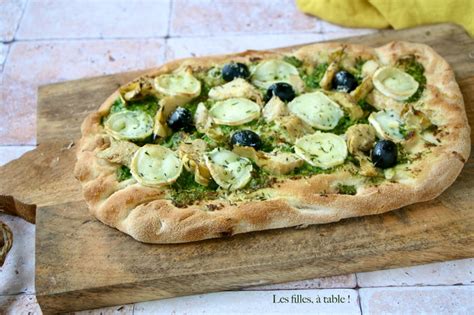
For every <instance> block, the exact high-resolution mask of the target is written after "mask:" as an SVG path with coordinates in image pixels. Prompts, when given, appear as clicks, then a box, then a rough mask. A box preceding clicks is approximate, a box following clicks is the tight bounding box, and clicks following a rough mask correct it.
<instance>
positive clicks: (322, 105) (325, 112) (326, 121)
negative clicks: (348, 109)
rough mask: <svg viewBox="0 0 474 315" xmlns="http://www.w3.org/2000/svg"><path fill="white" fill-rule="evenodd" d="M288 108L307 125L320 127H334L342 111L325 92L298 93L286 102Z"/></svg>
mask: <svg viewBox="0 0 474 315" xmlns="http://www.w3.org/2000/svg"><path fill="white" fill-rule="evenodd" d="M288 110H289V111H290V113H292V114H293V115H295V116H297V117H298V118H299V119H301V120H302V121H304V122H305V123H307V124H308V125H310V126H312V127H315V128H318V129H321V130H331V129H334V128H335V127H336V126H337V124H338V122H339V120H340V119H341V117H342V116H344V112H343V111H342V109H341V108H340V107H339V105H338V104H337V103H336V102H334V101H333V100H331V99H330V98H329V97H328V96H326V94H324V93H321V92H313V93H307V94H303V95H300V96H298V97H296V98H295V99H294V100H292V101H291V102H290V103H288Z"/></svg>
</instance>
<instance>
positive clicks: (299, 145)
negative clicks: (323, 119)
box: [295, 131, 347, 169]
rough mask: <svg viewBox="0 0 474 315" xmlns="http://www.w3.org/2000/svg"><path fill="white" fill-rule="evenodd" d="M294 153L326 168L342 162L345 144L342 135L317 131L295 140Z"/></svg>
mask: <svg viewBox="0 0 474 315" xmlns="http://www.w3.org/2000/svg"><path fill="white" fill-rule="evenodd" d="M295 153H296V154H297V155H298V156H300V157H301V158H302V159H303V160H305V161H306V162H308V163H309V164H311V165H313V166H317V167H320V168H323V169H327V168H331V167H334V166H336V165H340V164H342V163H344V160H345V159H346V157H347V146H346V142H345V141H344V139H343V138H342V137H340V136H338V135H335V134H333V133H323V132H320V131H317V132H316V133H314V134H311V135H306V136H304V137H302V138H299V139H298V140H296V142H295Z"/></svg>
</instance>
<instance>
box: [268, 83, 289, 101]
mask: <svg viewBox="0 0 474 315" xmlns="http://www.w3.org/2000/svg"><path fill="white" fill-rule="evenodd" d="M273 96H278V97H279V98H280V99H281V100H282V101H283V102H290V101H292V100H293V99H294V98H295V90H293V87H292V86H291V85H289V84H288V83H285V82H278V83H274V84H272V85H270V87H269V88H268V89H267V95H266V98H267V100H269V99H271V98H272V97H273Z"/></svg>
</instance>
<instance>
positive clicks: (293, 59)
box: [283, 56, 303, 68]
mask: <svg viewBox="0 0 474 315" xmlns="http://www.w3.org/2000/svg"><path fill="white" fill-rule="evenodd" d="M283 61H284V62H288V63H289V64H290V65H293V66H295V67H296V68H299V67H301V66H302V65H303V61H301V60H299V59H298V58H296V57H295V56H285V57H283Z"/></svg>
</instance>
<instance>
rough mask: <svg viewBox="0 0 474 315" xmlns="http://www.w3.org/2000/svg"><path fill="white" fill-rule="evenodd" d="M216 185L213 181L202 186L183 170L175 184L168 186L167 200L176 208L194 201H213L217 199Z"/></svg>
mask: <svg viewBox="0 0 474 315" xmlns="http://www.w3.org/2000/svg"><path fill="white" fill-rule="evenodd" d="M216 189H217V184H216V183H215V182H213V181H211V183H210V184H209V185H208V186H203V185H200V184H198V183H196V181H195V180H194V175H193V174H191V173H190V172H188V171H186V170H183V172H182V173H181V175H180V176H179V177H178V179H177V180H176V182H174V183H173V184H172V185H171V186H170V194H169V198H170V199H171V202H172V203H173V204H174V205H175V206H176V207H186V206H188V205H192V204H194V203H195V202H196V201H200V200H209V199H215V198H217V197H218V192H217V191H216Z"/></svg>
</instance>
